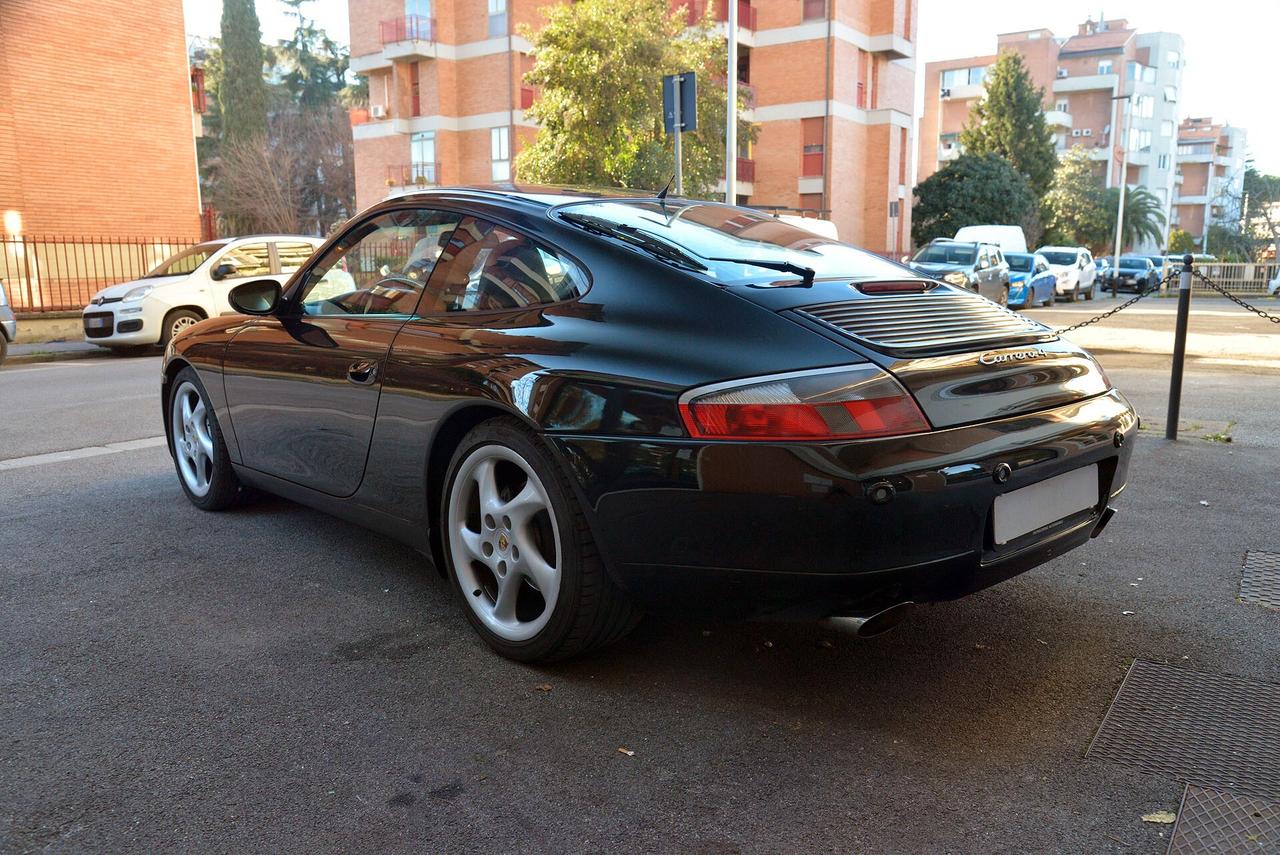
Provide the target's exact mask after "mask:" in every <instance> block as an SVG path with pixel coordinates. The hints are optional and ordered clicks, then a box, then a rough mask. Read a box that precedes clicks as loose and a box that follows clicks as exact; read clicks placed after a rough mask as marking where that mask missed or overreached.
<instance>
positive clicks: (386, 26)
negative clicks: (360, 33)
mask: <svg viewBox="0 0 1280 855" xmlns="http://www.w3.org/2000/svg"><path fill="white" fill-rule="evenodd" d="M378 31H379V35H381V36H382V43H383V44H384V45H386V44H392V43H394V42H433V41H435V40H436V39H435V34H436V19H435V18H428V17H427V16H425V15H402V16H400V17H399V18H392V19H390V20H389V21H383V22H382V23H380V24H379V25H378Z"/></svg>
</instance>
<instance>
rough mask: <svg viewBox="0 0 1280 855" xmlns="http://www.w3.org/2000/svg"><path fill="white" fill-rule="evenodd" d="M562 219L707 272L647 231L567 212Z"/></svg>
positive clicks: (674, 261) (562, 214) (690, 257)
mask: <svg viewBox="0 0 1280 855" xmlns="http://www.w3.org/2000/svg"><path fill="white" fill-rule="evenodd" d="M560 219H562V220H564V221H565V222H567V223H571V224H573V225H575V226H577V227H578V228H580V229H585V230H586V231H589V232H593V233H595V234H598V235H604V236H605V237H611V238H616V239H618V240H620V241H622V242H623V243H626V244H629V245H631V246H634V247H636V248H638V249H643V250H644V251H645V252H647V253H649V254H650V255H653V256H656V257H657V258H659V259H661V260H663V261H666V262H669V263H671V264H677V265H679V266H681V267H687V268H689V269H690V270H706V269H707V266H706V265H705V264H703V263H701V262H700V261H698V260H697V259H695V258H694V257H693V256H691V255H689V254H688V253H687V252H685V251H684V250H682V249H680V248H679V247H677V246H674V245H673V244H669V243H667V242H666V241H664V240H662V239H661V238H658V237H654V236H653V235H651V234H649V233H648V232H646V231H643V230H641V229H638V228H636V227H635V226H628V225H626V224H624V223H615V222H612V221H611V220H606V219H605V218H603V217H593V216H592V215H590V214H575V213H574V212H572V211H565V212H562V213H561V214H560Z"/></svg>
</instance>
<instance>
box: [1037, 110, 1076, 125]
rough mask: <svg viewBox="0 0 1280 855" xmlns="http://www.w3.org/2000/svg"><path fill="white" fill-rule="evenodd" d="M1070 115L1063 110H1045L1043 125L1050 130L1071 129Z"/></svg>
mask: <svg viewBox="0 0 1280 855" xmlns="http://www.w3.org/2000/svg"><path fill="white" fill-rule="evenodd" d="M1071 122H1072V119H1071V114H1070V113H1068V112H1066V111H1065V110H1045V111H1044V123H1045V124H1046V125H1048V126H1049V127H1051V128H1067V129H1070V128H1071Z"/></svg>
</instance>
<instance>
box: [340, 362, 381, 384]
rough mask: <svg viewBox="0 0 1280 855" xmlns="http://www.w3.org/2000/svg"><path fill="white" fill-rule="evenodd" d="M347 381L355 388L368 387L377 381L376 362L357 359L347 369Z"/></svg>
mask: <svg viewBox="0 0 1280 855" xmlns="http://www.w3.org/2000/svg"><path fill="white" fill-rule="evenodd" d="M347 379H348V380H350V381H351V382H352V383H355V384H356V385H357V386H370V385H372V384H373V381H374V380H376V379H378V362H377V360H375V359H358V360H356V361H355V362H353V363H351V367H350V368H348V369H347Z"/></svg>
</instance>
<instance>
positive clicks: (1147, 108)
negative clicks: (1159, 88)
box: [1133, 95, 1156, 119]
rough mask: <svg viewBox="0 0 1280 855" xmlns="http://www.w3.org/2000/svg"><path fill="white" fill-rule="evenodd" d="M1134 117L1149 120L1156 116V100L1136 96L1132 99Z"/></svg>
mask: <svg viewBox="0 0 1280 855" xmlns="http://www.w3.org/2000/svg"><path fill="white" fill-rule="evenodd" d="M1133 110H1134V115H1135V116H1137V117H1138V118H1139V119H1150V118H1151V117H1152V116H1154V115H1155V114H1156V99H1155V98H1152V97H1151V96H1150V95H1138V96H1135V97H1134V99H1133Z"/></svg>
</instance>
